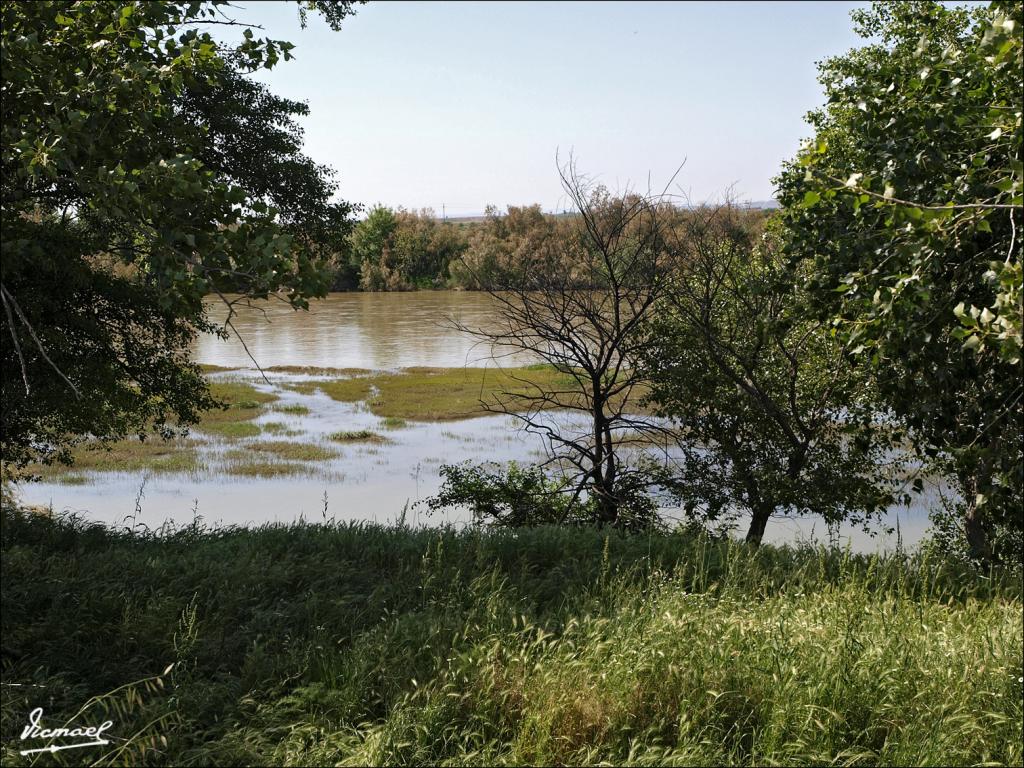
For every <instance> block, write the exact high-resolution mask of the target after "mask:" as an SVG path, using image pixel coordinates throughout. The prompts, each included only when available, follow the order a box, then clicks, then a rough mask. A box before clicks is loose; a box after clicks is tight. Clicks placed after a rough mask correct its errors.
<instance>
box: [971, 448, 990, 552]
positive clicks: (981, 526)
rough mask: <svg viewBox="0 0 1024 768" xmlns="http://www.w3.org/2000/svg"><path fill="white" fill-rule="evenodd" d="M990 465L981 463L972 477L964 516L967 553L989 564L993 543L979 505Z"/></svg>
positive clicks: (982, 510) (983, 512)
mask: <svg viewBox="0 0 1024 768" xmlns="http://www.w3.org/2000/svg"><path fill="white" fill-rule="evenodd" d="M987 475H988V463H987V462H984V461H983V462H981V466H980V467H979V468H978V470H977V471H976V472H975V473H974V474H973V475H971V477H970V478H969V479H968V481H967V482H966V483H964V486H965V488H966V489H967V492H968V500H967V512H966V513H965V514H964V538H966V539H967V553H968V554H969V555H970V557H971V559H972V560H975V561H977V562H980V563H988V562H990V561H991V559H992V543H991V542H990V541H989V531H988V526H986V525H985V517H986V515H985V510H984V509H983V508H982V507H980V506H979V505H978V489H979V488H982V487H984V485H985V483H986V481H987V480H988V477H987Z"/></svg>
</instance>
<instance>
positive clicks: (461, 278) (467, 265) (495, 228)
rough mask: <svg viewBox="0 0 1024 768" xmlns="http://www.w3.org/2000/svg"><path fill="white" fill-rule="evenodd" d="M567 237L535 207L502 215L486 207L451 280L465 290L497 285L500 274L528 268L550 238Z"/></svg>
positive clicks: (554, 221) (493, 208) (455, 267)
mask: <svg viewBox="0 0 1024 768" xmlns="http://www.w3.org/2000/svg"><path fill="white" fill-rule="evenodd" d="M567 235H568V230H567V229H566V228H565V227H562V228H561V229H560V228H559V227H558V224H557V222H556V220H555V219H554V217H552V216H546V215H544V213H543V211H541V207H540V206H539V205H530V206H514V205H510V206H508V208H507V209H506V211H505V212H504V213H502V212H501V211H499V210H498V209H497V208H496V207H494V206H487V210H486V212H485V218H484V221H483V223H481V224H479V225H477V226H475V227H474V229H473V231H472V233H471V234H470V236H469V246H468V248H467V249H466V252H465V253H464V254H463V255H462V258H461V259H460V260H459V261H458V262H456V263H455V264H453V265H452V277H453V278H454V279H455V280H456V281H457V282H458V283H459V284H460V285H462V286H464V287H466V288H471V289H474V290H480V289H482V288H484V287H485V286H486V285H488V284H491V283H494V282H500V281H501V279H502V278H501V276H502V274H506V273H509V272H510V271H512V270H515V269H518V268H520V267H521V266H522V265H523V264H529V263H530V261H531V259H533V258H534V256H535V254H537V253H538V252H541V251H543V250H545V249H546V248H547V244H548V241H549V240H550V239H551V238H553V237H556V236H563V237H564V236H567Z"/></svg>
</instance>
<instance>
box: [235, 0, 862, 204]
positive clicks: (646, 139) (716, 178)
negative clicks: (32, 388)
mask: <svg viewBox="0 0 1024 768" xmlns="http://www.w3.org/2000/svg"><path fill="white" fill-rule="evenodd" d="M858 5H861V4H860V3H846V2H806V1H803V2H750V3H748V2H679V3H668V2H652V3H643V2H629V3H618V2H562V3H552V2H544V3H532V2H512V3H497V2H409V3H407V2H371V3H369V4H368V5H365V6H361V7H360V8H359V10H358V12H357V15H356V16H354V17H350V18H348V19H346V20H345V22H344V24H343V27H342V30H341V31H340V32H332V31H331V30H330V28H329V27H328V26H327V25H326V24H325V23H324V22H322V21H321V20H320V19H319V17H316V16H314V15H311V16H310V19H309V25H308V26H307V28H306V29H304V30H303V29H301V28H300V27H299V23H298V13H297V10H296V6H295V5H294V4H293V3H280V2H244V1H243V2H238V3H237V4H236V6H235V8H234V9H232V11H231V15H232V16H233V17H234V18H236V19H239V20H242V21H245V22H248V23H253V24H259V25H261V26H263V27H264V29H265V32H264V33H260V36H269V37H272V38H275V39H285V40H289V41H291V42H293V43H295V45H296V48H295V51H294V54H295V57H296V58H295V59H294V60H293V61H289V62H283V63H281V64H280V65H279V66H278V67H277V68H275V69H274V70H272V71H270V72H267V73H266V74H265V75H261V79H262V80H264V81H265V82H266V83H267V84H268V85H269V86H270V87H271V88H272V90H274V91H275V92H276V93H279V94H281V95H282V96H287V97H289V98H293V99H297V100H302V101H306V102H308V103H309V106H310V110H311V114H310V115H309V116H308V117H306V118H303V119H302V120H301V124H302V126H303V128H304V129H305V137H306V144H305V151H306V153H307V154H308V155H310V156H311V157H312V158H313V159H314V160H316V161H317V162H320V163H323V164H326V165H329V166H331V167H332V168H334V169H336V170H337V172H338V177H337V178H338V181H339V185H340V186H339V197H341V198H343V199H346V200H351V201H354V202H359V203H362V204H364V205H366V206H367V207H369V206H372V205H374V204H378V203H380V204H385V205H389V206H392V207H397V206H404V207H406V208H412V209H419V208H428V207H429V208H433V209H434V210H435V211H436V213H437V214H438V215H441V214H442V211H443V212H444V213H446V214H447V215H448V216H466V215H477V214H480V213H481V212H482V211H483V210H484V208H485V206H486V205H488V204H495V205H498V206H499V207H504V206H505V205H526V204H532V203H540V204H541V205H542V206H543V207H544V209H545V210H561V209H562V208H563V207H564V204H565V197H564V194H563V193H562V190H561V187H560V184H559V179H558V172H557V165H556V156H560V157H561V158H562V159H563V160H564V159H565V158H566V157H567V155H568V154H569V153H570V152H571V153H573V155H574V157H575V158H576V161H577V164H578V166H579V168H580V169H581V170H582V171H585V172H586V173H588V174H590V175H591V176H593V177H596V178H598V179H599V180H600V181H601V182H603V183H604V184H605V185H606V186H608V187H609V188H610V189H612V190H613V191H622V190H623V189H624V188H626V187H627V186H629V185H632V186H633V187H635V188H640V189H641V190H646V189H647V188H648V186H649V185H650V187H652V188H654V189H656V190H657V191H660V190H661V189H662V188H663V187H664V186H665V184H666V183H667V182H668V181H669V179H670V178H671V177H672V175H673V173H674V172H675V171H676V169H677V168H678V167H679V166H680V164H683V163H684V161H685V164H684V165H683V168H682V170H681V171H680V173H679V174H678V176H677V177H676V181H675V185H674V187H673V188H672V190H671V191H672V192H674V193H676V194H686V195H689V196H690V198H691V199H692V200H693V201H695V202H701V201H705V200H714V199H716V198H719V197H720V196H721V195H722V193H723V192H724V191H725V190H726V189H727V188H729V187H732V188H733V190H734V192H735V194H736V195H737V196H738V197H739V198H740V199H742V200H752V201H760V200H768V199H771V198H772V196H773V187H772V183H771V178H772V177H773V176H774V175H775V174H776V173H777V172H778V170H779V167H780V163H781V162H782V161H783V160H785V159H786V158H789V157H792V156H793V155H794V154H795V152H796V150H797V148H798V146H799V144H800V140H801V139H802V138H805V137H806V136H808V135H809V129H808V127H807V125H806V124H805V122H804V115H805V114H806V113H807V111H808V110H810V109H813V108H815V107H817V106H819V105H820V104H821V103H822V101H823V96H822V90H821V86H820V85H819V84H818V82H817V79H816V75H817V68H816V66H815V63H816V62H817V61H819V60H821V59H823V58H825V57H827V56H831V55H834V54H839V53H843V52H845V51H847V50H848V49H850V48H852V47H855V46H857V45H859V44H860V43H861V42H863V41H861V40H860V39H859V38H858V37H857V36H856V35H855V34H854V33H853V31H852V25H851V22H850V18H849V12H850V10H851V9H852V8H854V7H857V6H858ZM222 29H223V28H222Z"/></svg>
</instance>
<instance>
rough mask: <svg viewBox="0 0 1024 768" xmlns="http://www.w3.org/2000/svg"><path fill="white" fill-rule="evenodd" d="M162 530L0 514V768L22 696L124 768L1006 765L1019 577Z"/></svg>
mask: <svg viewBox="0 0 1024 768" xmlns="http://www.w3.org/2000/svg"><path fill="white" fill-rule="evenodd" d="M164 534H165V535H163V536H155V535H151V534H142V533H138V532H129V531H123V530H122V531H113V530H110V529H107V528H103V527H100V526H96V525H86V524H84V523H81V522H79V523H74V522H71V521H68V520H66V519H61V518H59V517H58V518H56V519H48V518H44V517H36V516H25V515H23V514H21V513H17V512H14V511H12V510H5V512H4V515H3V528H2V555H3V557H2V576H3V578H2V589H3V604H4V612H3V617H2V628H3V633H2V648H3V660H4V684H5V687H4V698H3V704H2V708H0V715H2V724H0V732H2V736H3V762H4V764H5V765H27V764H29V759H28V758H25V757H21V756H20V755H18V753H17V750H18V749H21V748H24V747H23V745H22V744H21V743H20V742H19V741H18V735H19V734H20V732H21V729H22V728H23V727H24V725H25V724H26V717H27V715H28V712H29V711H30V710H31V709H32V708H33V707H35V706H44V707H45V722H47V723H52V724H58V725H59V724H63V723H64V722H65V721H66V720H67V719H68V718H70V717H71V716H72V715H75V714H76V713H78V712H79V710H80V709H81V708H82V707H83V706H85V709H84V711H83V712H81V714H80V715H79V717H78V718H77V720H76V722H80V723H82V724H86V725H89V724H92V723H93V721H95V722H97V723H98V722H101V721H103V720H107V719H109V720H111V721H113V725H112V726H111V728H110V731H109V733H110V734H111V736H112V737H113V738H112V744H111V746H110V747H109V748H108V749H109V751H108V753H107V758H106V759H107V760H108V761H109V762H115V761H116V762H122V763H125V764H130V765H141V764H175V765H180V764H197V765H198V764H204V765H206V764H252V765H270V764H278V765H322V764H349V765H363V764H440V763H446V764H457V765H458V764H475V765H479V764H534V765H537V764H592V763H597V762H600V761H607V762H610V763H613V764H622V763H626V762H635V763H639V764H655V763H656V764H687V765H719V764H722V765H752V764H766V763H786V764H807V763H822V762H825V763H831V762H833V761H837V762H841V763H844V764H919V765H943V764H954V765H961V764H962V765H967V764H977V763H987V764H996V765H998V764H1002V765H1014V764H1020V762H1021V759H1022V740H1024V737H1022V732H1021V728H1022V726H1021V723H1022V710H1021V693H1022V683H1021V677H1022V671H1021V656H1022V653H1024V643H1022V630H1021V624H1020V616H1021V610H1022V602H1021V593H1022V588H1021V582H1020V578H1019V576H1017V577H1009V576H1004V577H996V578H982V577H978V576H975V575H972V574H970V573H968V572H966V571H962V570H960V569H958V568H957V567H956V566H954V565H952V564H949V563H940V562H937V561H930V560H928V559H927V558H926V557H924V556H915V557H913V558H909V559H908V558H905V557H902V556H901V557H897V556H892V557H882V558H878V557H872V558H866V557H860V556H852V555H844V554H843V553H840V552H825V551H824V550H813V549H810V548H805V549H791V548H786V547H782V548H776V547H770V546H767V547H763V548H762V549H761V550H760V551H759V552H757V553H756V554H753V553H751V552H750V551H748V550H747V549H746V548H744V547H743V546H742V545H736V544H729V543H712V542H709V541H707V540H705V539H701V538H693V537H689V536H687V535H684V534H682V533H677V534H673V535H652V536H642V537H640V536H635V537H629V536H623V535H619V534H615V533H603V532H600V531H596V530H569V529H533V530H521V531H515V532H510V531H492V532H486V531H479V530H463V531H454V530H438V529H411V528H408V527H404V526H393V527H389V528H385V527H380V526H374V525H368V524H353V525H342V524H332V523H330V522H326V523H325V524H323V525H308V524H304V525H291V526H265V527H262V528H256V529H247V530H242V529H222V530H207V529H204V528H203V527H202V526H201V525H195V526H191V527H184V528H180V529H178V530H177V531H174V532H168V531H165V532H164ZM94 697H99V698H94ZM51 727H52V726H51ZM124 739H127V741H124ZM100 754H101V753H100V752H99V751H97V752H96V754H95V755H91V756H90V758H91V759H95V758H98V757H100ZM75 759H80V756H76V758H75Z"/></svg>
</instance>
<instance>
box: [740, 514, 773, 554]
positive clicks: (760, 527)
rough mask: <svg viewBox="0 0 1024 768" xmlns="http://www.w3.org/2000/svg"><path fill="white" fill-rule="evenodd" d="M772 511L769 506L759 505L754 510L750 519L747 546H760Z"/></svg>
mask: <svg viewBox="0 0 1024 768" xmlns="http://www.w3.org/2000/svg"><path fill="white" fill-rule="evenodd" d="M772 509H773V508H772V506H771V505H769V504H759V505H758V506H757V507H755V508H754V510H753V516H752V517H751V518H750V528H749V529H747V539H746V541H747V544H753V545H754V546H755V547H757V546H760V544H761V538H762V537H763V536H764V529H765V527H766V526H767V525H768V518H770V517H771V516H772Z"/></svg>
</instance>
